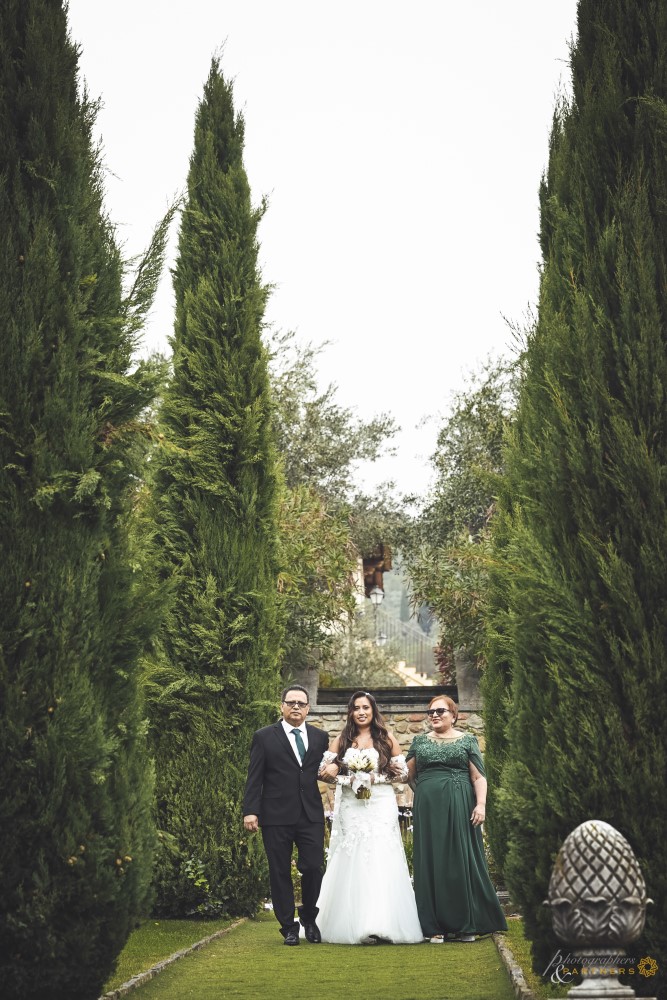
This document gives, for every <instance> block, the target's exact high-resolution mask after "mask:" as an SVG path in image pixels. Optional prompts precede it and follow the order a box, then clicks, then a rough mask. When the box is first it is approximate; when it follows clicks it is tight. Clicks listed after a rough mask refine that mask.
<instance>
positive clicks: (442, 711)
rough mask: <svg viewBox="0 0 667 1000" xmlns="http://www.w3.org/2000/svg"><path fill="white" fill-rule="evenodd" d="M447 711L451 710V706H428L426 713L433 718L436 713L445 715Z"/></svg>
mask: <svg viewBox="0 0 667 1000" xmlns="http://www.w3.org/2000/svg"><path fill="white" fill-rule="evenodd" d="M445 712H451V708H427V709H426V714H427V715H428V716H429V718H431V719H432V718H433V716H434V715H439V716H443V715H444V714H445Z"/></svg>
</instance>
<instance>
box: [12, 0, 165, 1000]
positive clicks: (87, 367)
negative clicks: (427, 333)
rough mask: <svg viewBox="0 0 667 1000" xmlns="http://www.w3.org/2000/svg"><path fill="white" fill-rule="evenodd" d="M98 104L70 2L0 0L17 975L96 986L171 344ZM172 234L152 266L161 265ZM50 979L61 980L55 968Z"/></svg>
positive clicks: (113, 899) (131, 758) (132, 771)
mask: <svg viewBox="0 0 667 1000" xmlns="http://www.w3.org/2000/svg"><path fill="white" fill-rule="evenodd" d="M95 111H96V108H95V106H94V105H93V104H91V103H90V101H89V100H88V98H87V97H86V96H85V95H83V96H82V95H81V94H80V93H79V91H78V86H77V52H76V48H75V46H74V45H73V44H72V43H71V42H70V41H69V40H68V37H67V25H66V16H65V11H64V9H63V5H62V4H61V3H57V2H54V0H21V2H20V3H19V2H18V0H8V2H6V3H3V4H2V5H1V7H0V232H1V233H2V238H1V240H0V256H1V261H0V330H1V331H2V335H1V336H0V519H1V520H0V546H1V554H2V566H3V570H2V574H0V782H1V784H2V790H3V795H2V804H1V805H0V857H1V858H2V864H1V865H0V980H1V981H2V984H3V990H4V995H5V996H8V997H20V998H21V1000H30V998H41V997H43V996H44V995H45V992H47V993H48V995H49V996H50V997H53V998H54V1000H55V998H61V997H62V998H65V997H66V998H68V1000H72V998H78V997H80V998H86V1000H87V998H89V997H91V996H96V995H97V994H98V993H99V991H100V989H101V987H102V985H103V983H104V981H105V980H106V979H107V977H108V975H109V973H110V972H111V970H112V968H113V965H114V962H115V959H116V956H117V954H118V953H119V952H120V950H121V948H122V946H123V944H124V942H125V940H126V938H127V936H128V934H129V932H130V929H131V927H132V926H133V924H134V922H135V921H136V919H137V917H138V916H140V915H141V914H142V912H144V911H145V908H146V906H147V894H148V887H149V881H150V872H151V864H152V852H153V840H154V831H153V825H152V819H151V815H150V811H151V797H152V774H151V767H150V765H149V762H148V759H147V756H146V749H145V738H146V734H145V725H144V722H143V719H142V715H143V709H142V705H141V702H140V698H139V693H138V683H137V677H138V667H137V664H138V659H139V656H140V654H141V653H142V651H143V649H144V647H145V645H146V643H147V641H148V639H149V637H150V635H151V633H152V632H153V631H154V629H155V627H156V625H157V622H158V620H159V609H158V607H157V605H156V601H155V595H154V594H153V593H152V592H151V591H150V590H149V589H148V588H146V586H145V581H144V580H143V579H142V575H141V573H140V572H139V571H138V569H136V567H134V566H133V564H132V559H131V550H130V544H129V539H128V532H127V523H128V519H129V516H130V511H131V508H132V505H133V502H134V495H135V494H134V491H135V484H136V482H137V480H138V476H139V475H140V471H141V462H142V460H143V454H144V450H145V446H146V443H147V432H146V428H145V425H144V422H143V418H142V413H143V411H144V409H145V408H146V407H147V406H148V405H149V404H150V402H151V400H152V398H153V397H154V395H155V392H156V389H157V387H158V385H159V382H160V379H161V375H162V372H161V369H160V365H159V364H152V363H146V362H143V363H140V364H138V365H136V364H133V362H132V354H133V350H134V347H135V343H136V337H137V335H138V333H139V330H140V326H141V318H142V316H143V315H145V310H146V309H147V307H148V305H149V301H150V297H151V296H150V292H151V289H150V288H145V289H144V294H143V306H142V309H141V310H139V311H137V309H136V308H135V305H136V298H133V297H132V295H130V296H129V297H128V298H127V299H124V298H123V293H122V286H123V278H124V264H123V261H122V259H121V256H120V254H119V251H118V247H117V245H116V242H115V239H114V233H113V230H112V227H111V225H110V224H109V222H108V220H107V219H106V217H105V214H104V211H103V205H102V195H103V191H102V170H101V163H100V161H99V153H98V151H97V150H96V149H95V147H94V144H93V141H92V129H93V125H94V120H95ZM163 255H164V238H161V237H160V236H159V235H158V238H157V241H156V243H155V245H154V247H153V249H152V251H151V252H150V253H149V257H150V258H151V259H150V261H149V260H148V259H147V261H146V264H145V266H146V267H148V268H149V269H150V268H155V269H159V268H160V266H161V263H162V258H163ZM45 984H48V986H45Z"/></svg>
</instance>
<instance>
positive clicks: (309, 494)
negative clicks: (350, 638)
mask: <svg viewBox="0 0 667 1000" xmlns="http://www.w3.org/2000/svg"><path fill="white" fill-rule="evenodd" d="M279 524H280V551H281V563H282V566H283V569H282V570H281V572H280V574H279V577H278V586H279V608H280V611H281V614H282V616H283V619H284V623H285V626H284V637H285V638H284V650H283V662H284V663H285V669H286V671H298V670H303V669H304V668H307V667H308V666H310V665H312V661H313V659H315V658H317V659H322V660H326V659H328V657H329V656H331V655H332V651H333V647H334V646H335V644H336V639H337V636H338V635H339V634H340V633H341V631H342V630H343V628H344V627H345V625H346V623H347V621H348V620H349V618H350V616H351V615H352V614H353V613H354V609H355V599H354V576H353V574H354V572H355V570H356V568H357V553H356V550H355V548H354V546H353V545H352V541H351V539H350V532H349V528H348V525H347V522H346V521H345V519H344V518H343V517H342V516H341V515H340V514H339V513H330V512H329V511H328V510H327V508H326V504H325V501H324V500H323V499H322V497H321V496H320V495H319V494H318V493H317V492H316V491H315V490H314V489H313V488H312V487H311V486H307V485H303V484H301V485H296V486H294V487H293V488H292V489H289V488H285V489H284V491H283V495H282V503H281V505H280V518H279Z"/></svg>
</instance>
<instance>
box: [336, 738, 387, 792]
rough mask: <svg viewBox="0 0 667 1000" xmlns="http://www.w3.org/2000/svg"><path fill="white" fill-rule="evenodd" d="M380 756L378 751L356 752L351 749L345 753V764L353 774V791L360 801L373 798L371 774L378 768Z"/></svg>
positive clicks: (371, 749)
mask: <svg viewBox="0 0 667 1000" xmlns="http://www.w3.org/2000/svg"><path fill="white" fill-rule="evenodd" d="M378 757H379V754H378V752H377V750H374V749H373V748H370V749H368V750H355V749H354V747H350V748H349V750H346V751H345V756H344V757H343V763H344V764H345V765H346V767H347V769H348V771H350V772H351V774H352V790H353V792H354V794H355V795H356V796H357V798H358V799H370V797H371V773H372V772H373V771H374V770H375V768H376V767H377V762H378Z"/></svg>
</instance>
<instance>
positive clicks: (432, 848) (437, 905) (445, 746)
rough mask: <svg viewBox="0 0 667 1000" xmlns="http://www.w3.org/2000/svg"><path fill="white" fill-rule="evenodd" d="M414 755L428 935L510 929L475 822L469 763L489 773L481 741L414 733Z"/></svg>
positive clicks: (419, 881) (419, 879)
mask: <svg viewBox="0 0 667 1000" xmlns="http://www.w3.org/2000/svg"><path fill="white" fill-rule="evenodd" d="M412 758H414V760H415V762H416V767H417V786H416V790H415V801H414V807H413V826H414V886H415V897H416V899H417V911H418V913H419V921H420V923H421V926H422V931H423V932H424V935H425V936H426V937H432V936H433V935H435V934H449V933H454V934H488V933H489V932H491V931H500V930H507V923H506V922H505V915H504V914H503V911H502V909H501V906H500V903H499V902H498V897H497V895H496V892H495V890H494V888H493V885H492V884H491V879H490V878H489V871H488V868H487V865H486V858H485V856H484V844H483V841H482V830H481V827H474V826H473V825H472V823H471V822H470V816H471V813H472V811H473V808H474V806H475V801H476V800H475V792H474V789H473V786H472V782H471V781H470V771H469V767H468V762H469V761H472V763H473V764H474V765H475V767H476V768H477V770H478V771H479V772H480V774H482V775H484V764H483V762H482V756H481V754H480V751H479V745H478V743H477V739H476V738H475V737H474V736H473V735H472V734H471V733H465V735H464V736H462V737H461V738H460V739H458V740H455V741H452V742H450V743H444V742H441V741H439V740H438V741H436V740H432V739H429V738H428V736H415V738H414V740H413V741H412V746H411V747H410V751H409V753H408V758H407V759H408V760H411V759H412Z"/></svg>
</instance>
